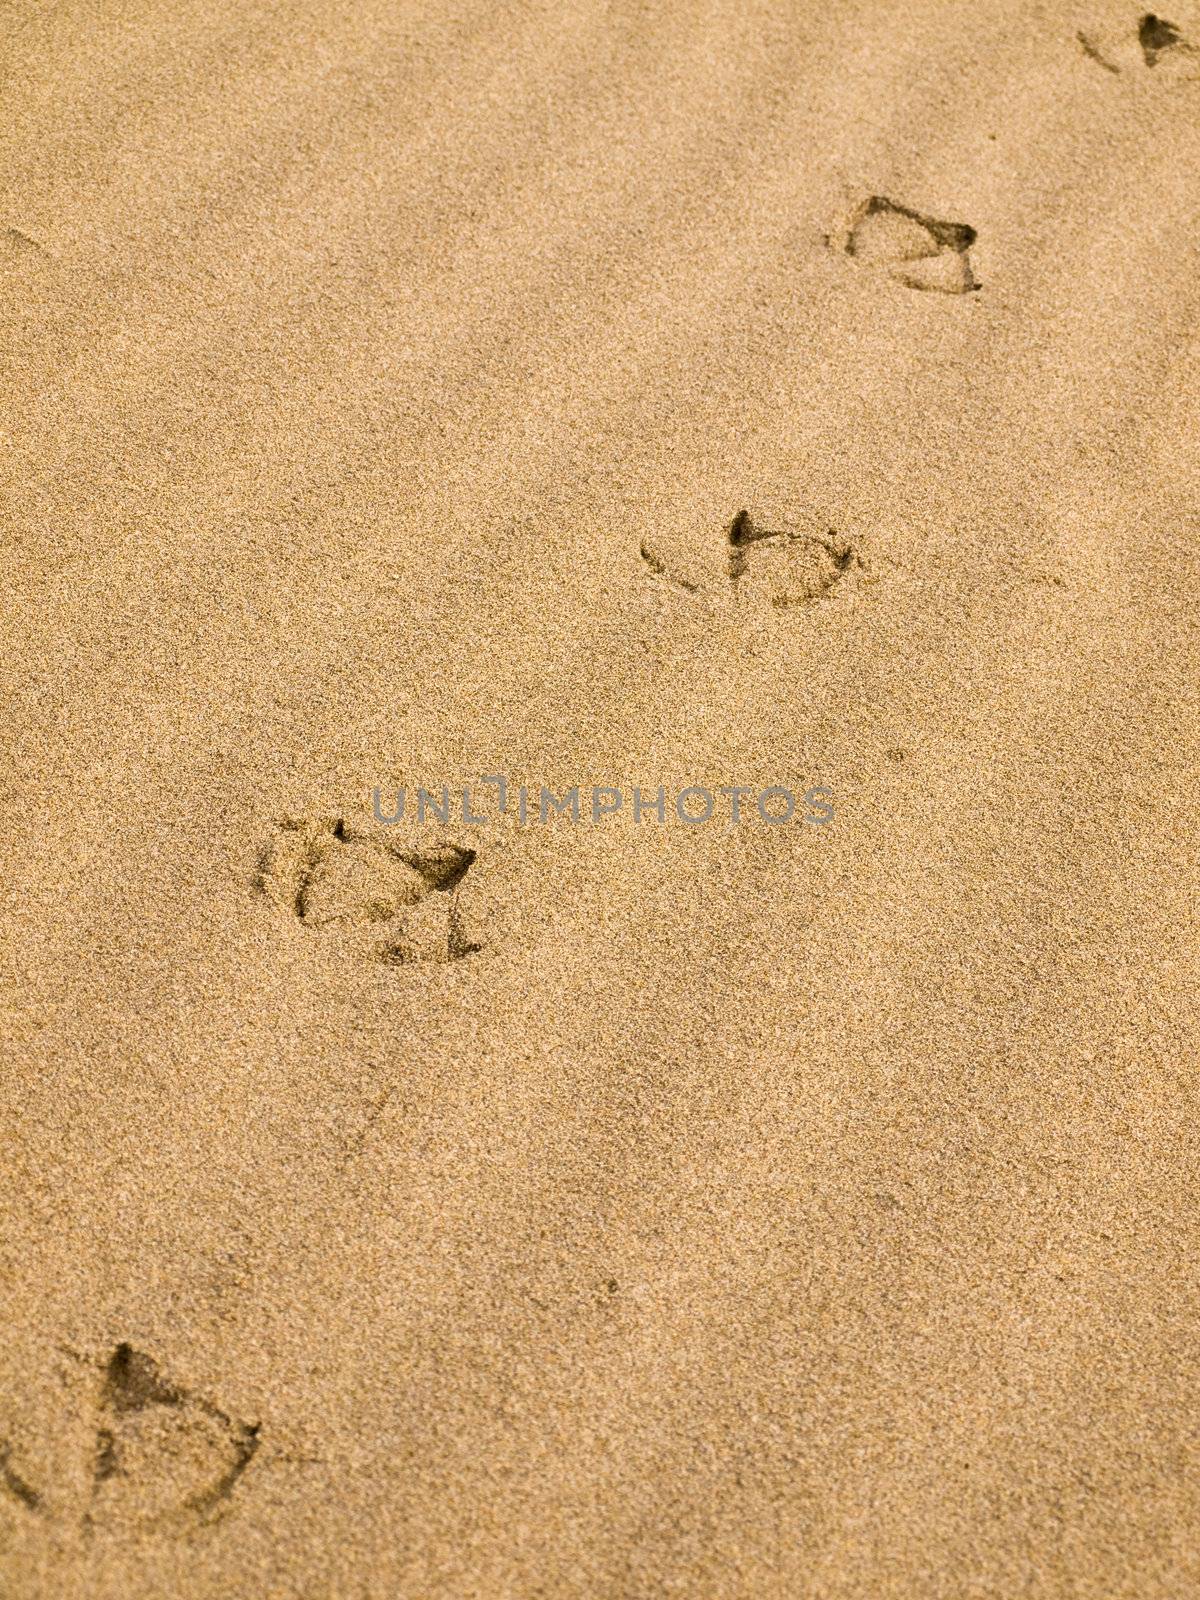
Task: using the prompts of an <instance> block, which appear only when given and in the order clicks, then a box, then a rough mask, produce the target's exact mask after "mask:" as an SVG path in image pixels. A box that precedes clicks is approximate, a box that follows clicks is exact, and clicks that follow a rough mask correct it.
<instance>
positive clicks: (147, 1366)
mask: <svg viewBox="0 0 1200 1600" xmlns="http://www.w3.org/2000/svg"><path fill="white" fill-rule="evenodd" d="M71 1354H72V1359H73V1360H74V1361H75V1362H76V1363H77V1365H79V1366H81V1367H82V1368H84V1369H85V1370H88V1371H90V1372H92V1373H94V1374H95V1375H96V1376H95V1382H94V1384H93V1386H92V1390H91V1393H90V1395H89V1398H88V1400H87V1402H86V1403H85V1407H84V1410H85V1420H86V1435H87V1439H86V1445H82V1446H81V1447H84V1448H87V1449H88V1451H89V1452H90V1457H91V1459H90V1463H89V1464H88V1469H87V1472H86V1480H87V1487H86V1491H85V1495H84V1498H83V1499H82V1500H81V1498H80V1495H79V1494H78V1493H76V1492H73V1491H72V1489H71V1488H70V1487H69V1486H68V1487H67V1488H65V1489H64V1488H63V1486H62V1484H61V1483H55V1482H53V1481H40V1480H39V1479H38V1478H37V1477H36V1475H35V1473H34V1472H33V1471H32V1470H31V1469H30V1468H28V1467H26V1466H25V1465H24V1464H23V1462H22V1461H21V1459H20V1457H19V1453H18V1452H17V1451H16V1450H14V1448H13V1447H12V1445H11V1443H9V1442H5V1443H3V1444H0V1486H2V1487H3V1489H4V1490H5V1492H6V1493H7V1495H8V1496H9V1498H10V1500H12V1501H13V1502H15V1503H16V1504H17V1505H18V1506H20V1507H21V1508H22V1509H23V1511H24V1512H25V1513H28V1514H29V1515H32V1516H39V1517H46V1518H49V1519H50V1520H53V1521H57V1522H60V1523H61V1522H67V1523H74V1524H75V1525H77V1526H82V1527H84V1528H86V1529H92V1528H97V1527H110V1528H120V1529H126V1530H131V1529H136V1528H151V1527H159V1528H163V1527H182V1526H185V1525H186V1524H187V1522H189V1521H191V1522H197V1521H200V1522H203V1521H206V1520H208V1519H209V1517H210V1516H212V1515H213V1514H215V1513H216V1512H217V1511H218V1510H219V1509H220V1508H221V1507H222V1506H223V1504H224V1503H225V1502H226V1501H228V1500H229V1498H230V1496H231V1495H232V1494H233V1492H234V1489H235V1488H236V1486H237V1484H238V1482H239V1480H240V1479H241V1477H242V1475H243V1474H244V1473H245V1471H246V1470H247V1468H248V1467H249V1466H250V1463H251V1461H252V1460H253V1459H254V1456H255V1454H256V1452H257V1450H258V1447H259V1443H260V1437H259V1435H260V1429H259V1426H258V1425H257V1424H250V1423H245V1422H242V1421H240V1420H238V1419H237V1418H235V1417H233V1416H231V1415H230V1414H229V1413H228V1412H226V1411H224V1410H222V1409H221V1407H220V1406H217V1405H214V1404H213V1403H212V1402H211V1401H209V1400H206V1399H204V1398H203V1397H201V1396H200V1395H197V1394H194V1393H192V1391H191V1390H189V1389H186V1388H184V1387H183V1386H182V1385H181V1384H178V1383H174V1382H171V1381H170V1380H168V1379H167V1378H166V1377H165V1376H164V1375H163V1373H162V1371H161V1369H160V1367H159V1365H158V1363H157V1362H156V1361H155V1359H154V1358H153V1356H150V1355H148V1354H146V1353H145V1352H144V1351H142V1350H136V1349H135V1348H134V1347H133V1346H132V1345H130V1344H126V1343H121V1344H118V1345H116V1346H115V1348H114V1349H113V1350H112V1352H111V1353H110V1354H109V1355H108V1357H107V1358H106V1359H104V1360H102V1361H98V1362H97V1361H94V1360H92V1359H91V1358H89V1357H86V1356H81V1355H77V1354H75V1353H74V1352H71ZM79 1437H80V1439H81V1440H82V1437H83V1436H82V1435H80V1436H79ZM64 1466H65V1467H66V1470H64V1471H63V1473H62V1478H63V1479H64V1481H66V1482H67V1483H68V1485H69V1484H70V1480H71V1478H72V1476H73V1475H72V1472H71V1470H70V1468H69V1466H68V1465H67V1464H65V1463H64Z"/></svg>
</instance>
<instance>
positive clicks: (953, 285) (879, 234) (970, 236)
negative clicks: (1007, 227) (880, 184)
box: [831, 194, 981, 294]
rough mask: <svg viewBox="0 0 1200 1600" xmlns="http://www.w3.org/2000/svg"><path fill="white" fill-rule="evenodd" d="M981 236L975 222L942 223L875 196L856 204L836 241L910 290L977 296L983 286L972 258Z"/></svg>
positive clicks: (863, 264)
mask: <svg viewBox="0 0 1200 1600" xmlns="http://www.w3.org/2000/svg"><path fill="white" fill-rule="evenodd" d="M977 237H978V235H977V234H976V232H975V229H974V228H972V227H971V226H970V224H969V223H966V222H942V221H940V220H939V219H938V218H937V217H929V216H925V215H924V214H923V213H921V212H920V211H914V210H913V209H912V207H911V206H902V205H899V204H897V202H896V201H895V200H889V199H887V198H886V196H884V195H881V194H873V195H871V196H870V197H869V198H868V199H866V200H864V201H863V202H862V204H861V205H859V206H857V207H856V208H855V210H854V211H853V212H852V214H851V215H850V217H849V219H848V221H847V222H846V225H845V227H844V228H843V230H842V232H841V233H840V234H839V235H837V236H836V242H837V243H838V244H840V246H841V248H842V249H843V250H844V251H845V253H846V254H847V255H848V256H850V257H851V258H852V259H853V260H854V261H856V262H857V263H858V264H859V265H860V266H865V267H879V268H881V269H882V270H884V271H886V272H887V273H888V274H889V275H890V276H891V277H893V278H895V279H897V281H898V282H900V283H903V284H905V285H906V286H907V287H908V288H910V289H925V290H930V291H933V292H935V293H938V294H971V293H973V292H974V291H976V290H977V289H979V288H980V287H981V285H980V283H979V282H978V280H977V279H976V277H975V274H974V271H973V270H972V267H971V256H970V250H971V246H972V245H973V244H974V243H975V240H976V239H977ZM832 242H835V241H834V240H831V243H832Z"/></svg>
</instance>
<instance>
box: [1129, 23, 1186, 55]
mask: <svg viewBox="0 0 1200 1600" xmlns="http://www.w3.org/2000/svg"><path fill="white" fill-rule="evenodd" d="M1138 43H1139V44H1140V45H1141V47H1142V55H1143V56H1144V57H1145V58H1146V65H1147V66H1148V67H1153V66H1156V65H1157V64H1158V58H1159V56H1160V55H1162V53H1163V51H1164V50H1171V49H1174V48H1176V47H1184V48H1186V46H1184V38H1183V35H1182V34H1181V33H1180V31H1179V29H1178V28H1177V27H1176V26H1175V24H1174V23H1173V22H1167V21H1166V19H1165V18H1163V17H1156V16H1155V15H1154V13H1153V12H1152V11H1147V13H1146V15H1145V16H1144V17H1143V18H1142V20H1141V21H1140V22H1139V23H1138Z"/></svg>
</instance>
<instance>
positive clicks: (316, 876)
mask: <svg viewBox="0 0 1200 1600" xmlns="http://www.w3.org/2000/svg"><path fill="white" fill-rule="evenodd" d="M475 855H476V853H475V851H474V850H472V849H468V848H466V847H465V846H463V845H460V844H455V843H452V842H449V841H445V840H441V841H435V842H432V843H429V842H425V843H420V842H416V841H414V840H412V839H397V840H395V841H393V840H392V839H389V838H384V837H381V836H380V835H379V834H377V833H375V832H373V831H370V830H367V829H355V828H351V827H349V826H348V825H347V823H346V822H345V821H344V819H342V818H340V817H335V818H324V819H308V820H303V819H301V820H296V819H287V820H285V821H283V822H282V823H281V824H280V825H279V828H278V830H277V832H276V834H275V837H274V838H273V839H272V840H271V842H270V843H269V845H268V846H267V847H266V849H265V851H264V852H263V856H262V859H261V861H260V864H259V873H258V886H259V888H260V889H261V890H262V892H263V893H264V894H265V895H266V896H267V897H268V898H269V899H271V900H273V901H274V902H275V904H276V905H279V906H281V907H284V908H285V909H287V910H289V911H290V912H291V913H292V914H293V915H294V916H295V917H296V918H297V919H298V920H299V921H300V922H301V923H303V924H304V926H305V927H306V928H316V929H329V930H333V929H336V930H338V931H339V932H340V933H341V934H342V935H343V937H347V936H349V937H351V938H352V939H354V940H356V941H357V942H364V941H365V942H366V944H367V946H368V950H367V953H368V954H370V955H372V956H374V957H375V959H377V960H381V961H384V962H387V963H388V964H389V965H392V966H405V965H408V964H409V963H411V962H414V961H454V960H457V959H459V958H460V957H462V956H465V955H471V954H473V953H475V952H476V951H478V950H479V949H481V948H482V946H481V945H480V944H478V943H476V942H474V941H472V940H471V939H469V938H468V937H467V935H466V933H465V931H464V929H463V926H462V918H461V914H460V911H459V906H458V896H457V891H458V887H459V885H460V884H461V882H462V880H463V878H464V877H465V876H466V874H467V872H468V870H469V869H470V867H471V865H472V863H473V862H474V861H475ZM380 933H383V934H385V935H386V937H385V938H383V939H378V938H377V937H376V936H377V935H378V934H380Z"/></svg>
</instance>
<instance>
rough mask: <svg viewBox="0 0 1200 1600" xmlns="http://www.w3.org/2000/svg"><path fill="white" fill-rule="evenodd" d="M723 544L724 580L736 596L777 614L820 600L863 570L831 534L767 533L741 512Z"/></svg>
mask: <svg viewBox="0 0 1200 1600" xmlns="http://www.w3.org/2000/svg"><path fill="white" fill-rule="evenodd" d="M728 539H729V576H730V579H731V580H732V581H733V582H734V583H735V584H737V585H738V586H739V592H743V593H749V594H757V595H759V596H761V597H762V598H763V599H769V600H770V602H771V604H772V606H774V607H775V608H776V609H777V610H781V611H782V610H786V609H787V608H788V607H790V606H804V605H810V604H812V603H813V602H814V601H817V600H822V599H824V598H825V597H826V596H827V595H829V594H830V593H831V591H832V590H834V589H835V588H836V587H837V586H838V585H839V584H841V583H842V582H843V581H844V580H846V579H847V578H851V577H853V576H855V575H857V574H860V573H861V572H862V571H863V570H864V568H865V562H864V560H863V557H862V554H861V552H860V551H859V549H858V547H857V545H856V544H855V542H854V540H852V539H849V538H846V537H845V536H843V535H840V534H838V533H837V532H836V531H835V530H834V529H833V528H830V529H829V531H828V533H826V534H813V533H805V532H803V531H801V530H799V529H793V528H790V527H788V526H787V525H786V524H784V525H782V526H780V527H778V528H768V527H766V526H765V525H764V524H762V523H760V522H758V521H756V520H755V519H754V518H753V517H752V516H751V515H750V513H749V512H748V511H745V510H743V511H739V512H738V514H737V516H736V517H734V519H733V521H732V522H731V523H730V524H729V529H728Z"/></svg>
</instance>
